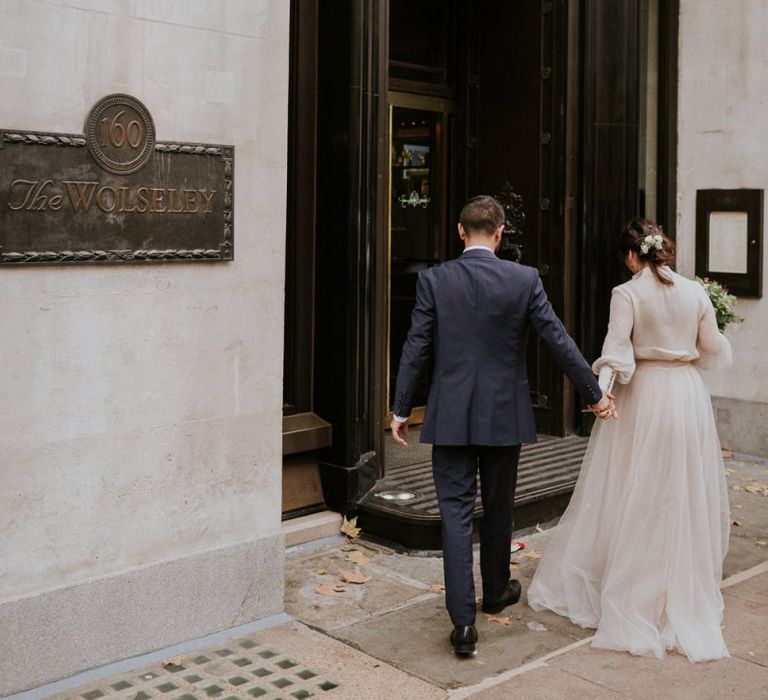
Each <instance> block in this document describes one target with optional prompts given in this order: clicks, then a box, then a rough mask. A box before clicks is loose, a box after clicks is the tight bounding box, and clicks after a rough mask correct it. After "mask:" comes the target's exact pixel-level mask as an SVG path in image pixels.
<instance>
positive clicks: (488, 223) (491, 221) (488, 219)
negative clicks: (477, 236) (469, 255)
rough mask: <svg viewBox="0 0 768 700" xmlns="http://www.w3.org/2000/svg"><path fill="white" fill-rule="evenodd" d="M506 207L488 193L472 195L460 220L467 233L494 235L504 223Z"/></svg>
mask: <svg viewBox="0 0 768 700" xmlns="http://www.w3.org/2000/svg"><path fill="white" fill-rule="evenodd" d="M504 218H505V217H504V209H503V208H502V206H501V204H499V202H498V200H496V199H495V198H494V197H491V196H489V195H487V194H481V195H478V196H477V197H472V199H470V200H469V201H468V202H467V203H466V204H465V205H464V208H463V209H462V210H461V216H460V217H459V221H460V222H461V225H462V226H463V227H464V230H465V231H466V232H467V233H480V232H481V231H482V232H484V233H486V234H487V235H489V236H491V235H493V232H494V231H495V230H496V229H497V228H499V226H502V225H503V224H504Z"/></svg>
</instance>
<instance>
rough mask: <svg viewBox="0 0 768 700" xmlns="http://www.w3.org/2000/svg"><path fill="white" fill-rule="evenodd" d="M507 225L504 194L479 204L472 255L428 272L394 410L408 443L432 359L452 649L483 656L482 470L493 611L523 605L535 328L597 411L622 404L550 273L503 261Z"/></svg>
mask: <svg viewBox="0 0 768 700" xmlns="http://www.w3.org/2000/svg"><path fill="white" fill-rule="evenodd" d="M503 228H504V210H503V209H502V207H501V205H500V204H499V203H498V202H497V201H496V200H495V199H494V198H493V197H488V196H479V197H474V198H473V199H470V200H469V202H467V204H466V205H465V206H464V208H463V209H462V211H461V217H460V223H459V236H460V237H461V239H462V240H463V241H464V246H465V247H464V252H463V253H462V255H461V256H460V257H459V258H457V259H456V260H451V261H449V262H446V263H443V264H442V265H438V266H436V267H431V268H429V269H427V270H423V271H422V272H421V273H419V278H418V282H417V286H416V305H415V307H414V309H413V315H412V317H411V328H410V331H409V332H408V337H407V339H406V341H405V344H404V345H403V352H402V355H401V357H400V367H399V370H398V374H397V385H396V390H395V400H394V406H393V413H394V418H393V420H392V437H393V438H394V439H395V441H396V442H398V443H399V444H401V445H404V446H405V445H407V442H406V441H405V435H406V434H407V432H408V416H409V415H410V413H411V408H412V405H413V394H414V391H415V389H416V385H417V382H418V380H419V376H420V374H421V371H422V369H423V367H424V363H425V361H426V360H427V357H428V356H429V355H430V353H432V355H433V359H434V372H433V375H432V385H431V389H430V392H429V398H428V399H427V408H426V414H425V416H424V425H423V427H422V431H421V442H426V443H432V445H433V447H432V465H433V475H434V479H435V486H436V488H437V499H438V504H439V507H440V515H441V517H442V528H443V529H442V532H443V556H444V570H445V598H446V606H447V608H448V613H449V615H450V617H451V621H452V622H453V625H454V630H453V632H452V633H451V643H452V644H453V648H454V651H455V653H457V654H458V655H462V656H463V655H471V654H474V653H475V648H476V643H477V630H476V629H475V626H474V623H475V614H476V606H475V586H474V580H473V576H472V512H473V509H474V505H475V497H476V489H477V486H476V483H477V482H476V478H477V472H478V470H479V472H480V482H481V499H482V503H483V518H482V520H481V522H480V570H481V574H482V580H483V601H482V610H483V612H488V613H499V612H501V611H502V610H503V609H504V608H505V607H507V606H508V605H512V604H514V603H516V602H517V601H518V600H519V598H520V593H521V587H520V582H519V581H516V580H510V577H509V554H510V546H511V539H512V506H513V503H514V494H515V484H516V480H517V464H518V459H519V457H520V445H521V443H523V442H535V441H536V425H535V423H534V418H533V407H532V405H531V398H530V390H529V387H528V379H527V377H526V357H525V354H526V344H527V336H528V330H529V327H530V326H533V328H534V330H535V331H536V333H537V334H538V335H539V337H540V338H541V339H542V341H544V343H545V344H546V346H547V347H548V348H549V351H550V352H551V353H552V356H553V357H554V359H555V360H556V361H557V363H558V364H559V365H560V367H561V368H562V369H563V371H564V372H565V373H566V374H567V375H568V377H569V378H570V379H571V381H572V382H573V384H574V386H575V388H576V390H577V391H578V392H579V394H580V395H581V396H582V397H583V398H584V400H585V401H586V403H587V404H588V405H589V406H590V408H592V410H593V411H594V412H595V413H596V415H599V416H600V417H607V416H608V415H610V413H611V412H612V408H613V406H612V404H613V402H612V397H611V396H609V395H607V394H604V393H603V391H602V390H601V389H600V386H599V385H598V383H597V380H596V378H595V376H594V374H593V373H592V370H591V368H590V366H589V365H588V364H587V362H586V361H585V359H584V357H583V356H582V355H581V353H580V352H579V350H578V348H577V347H576V344H575V343H574V342H573V340H572V339H571V338H570V337H569V336H568V334H567V333H566V331H565V328H563V324H562V323H561V322H560V320H559V319H558V318H557V316H556V315H555V313H554V311H553V309H552V306H551V304H550V303H549V300H548V299H547V295H546V293H545V292H544V287H543V286H542V284H541V279H540V278H539V274H538V271H537V270H536V269H535V268H532V267H525V266H523V265H519V264H517V263H513V262H507V261H504V260H500V259H499V258H497V257H496V255H495V250H496V248H497V247H498V245H499V241H500V240H501V233H502V230H503Z"/></svg>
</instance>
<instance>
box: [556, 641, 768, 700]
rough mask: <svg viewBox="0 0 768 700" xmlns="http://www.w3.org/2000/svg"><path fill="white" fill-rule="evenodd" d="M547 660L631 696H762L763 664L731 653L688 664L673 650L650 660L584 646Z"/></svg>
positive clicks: (679, 699) (678, 699)
mask: <svg viewBox="0 0 768 700" xmlns="http://www.w3.org/2000/svg"><path fill="white" fill-rule="evenodd" d="M548 664H549V665H551V666H553V667H554V668H557V669H559V670H560V671H563V672H565V673H570V674H572V675H573V676H576V677H578V678H581V679H583V680H587V681H590V682H592V683H595V684H597V685H600V686H602V687H604V688H608V689H610V690H613V691H615V692H618V693H623V694H624V695H626V696H628V697H630V698H635V699H636V700H670V698H674V700H723V698H732V699H734V700H735V699H737V698H738V699H739V700H748V699H749V700H758V699H759V700H763V699H764V698H766V697H768V668H765V667H764V666H760V665H759V664H755V663H752V662H750V661H744V660H742V659H740V658H735V657H732V658H730V659H722V660H719V661H710V662H708V663H698V664H692V663H691V662H690V661H688V659H686V658H685V657H684V656H680V655H679V654H667V655H666V656H665V657H664V658H663V659H656V658H648V657H640V656H630V655H629V654H627V653H624V652H612V651H603V650H599V649H591V648H589V647H587V648H584V649H577V650H574V651H572V652H569V653H567V654H563V655H562V656H558V657H556V658H554V659H552V660H551V661H549V662H548Z"/></svg>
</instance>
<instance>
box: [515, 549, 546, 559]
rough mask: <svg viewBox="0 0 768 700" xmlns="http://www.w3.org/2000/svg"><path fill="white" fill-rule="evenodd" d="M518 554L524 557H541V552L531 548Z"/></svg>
mask: <svg viewBox="0 0 768 700" xmlns="http://www.w3.org/2000/svg"><path fill="white" fill-rule="evenodd" d="M520 556H521V557H525V558H526V559H541V552H535V551H534V550H531V551H529V552H523V553H522V554H521V555H520Z"/></svg>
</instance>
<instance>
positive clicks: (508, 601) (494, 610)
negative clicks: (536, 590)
mask: <svg viewBox="0 0 768 700" xmlns="http://www.w3.org/2000/svg"><path fill="white" fill-rule="evenodd" d="M522 592H523V587H522V586H521V585H520V581H518V580H517V579H512V580H510V582H509V583H508V584H507V589H506V590H505V591H504V593H502V594H501V598H499V599H498V600H497V601H496V602H495V603H486V602H485V601H483V608H482V609H483V612H484V613H488V614H490V615H498V614H499V613H500V612H501V611H502V610H504V608H506V607H507V606H508V605H514V604H515V603H516V602H517V601H518V600H520V594H521V593H522Z"/></svg>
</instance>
